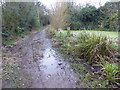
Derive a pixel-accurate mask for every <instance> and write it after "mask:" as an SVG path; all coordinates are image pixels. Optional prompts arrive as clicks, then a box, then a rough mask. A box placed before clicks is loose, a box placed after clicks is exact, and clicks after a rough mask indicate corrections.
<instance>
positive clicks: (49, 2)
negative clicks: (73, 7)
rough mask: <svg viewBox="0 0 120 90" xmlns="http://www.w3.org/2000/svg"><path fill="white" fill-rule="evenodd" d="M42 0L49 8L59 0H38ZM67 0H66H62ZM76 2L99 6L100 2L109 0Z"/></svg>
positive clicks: (77, 2)
mask: <svg viewBox="0 0 120 90" xmlns="http://www.w3.org/2000/svg"><path fill="white" fill-rule="evenodd" d="M38 1H41V2H42V3H43V4H44V5H45V6H47V7H48V8H51V6H54V4H55V2H56V1H58V0H38ZM62 1H65V0H62ZM73 1H74V2H75V3H76V4H86V3H90V4H92V5H95V6H96V7H99V3H100V1H101V5H104V4H105V3H106V2H107V1H109V0H73Z"/></svg>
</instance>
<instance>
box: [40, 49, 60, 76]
mask: <svg viewBox="0 0 120 90" xmlns="http://www.w3.org/2000/svg"><path fill="white" fill-rule="evenodd" d="M43 55H44V57H43V59H42V61H41V63H40V67H41V70H42V71H44V73H45V74H50V75H51V74H55V73H57V72H58V71H59V70H60V69H61V68H59V67H58V64H59V61H58V60H56V57H57V55H56V52H55V51H54V50H53V49H51V48H47V49H46V50H45V52H44V54H43Z"/></svg>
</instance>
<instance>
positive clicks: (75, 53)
mask: <svg viewBox="0 0 120 90" xmlns="http://www.w3.org/2000/svg"><path fill="white" fill-rule="evenodd" d="M48 34H49V36H51V37H52V39H53V41H54V43H57V46H58V48H59V51H60V52H61V53H62V54H64V56H65V55H66V56H67V55H69V56H72V57H73V58H74V60H72V59H71V58H70V59H69V58H68V61H69V62H71V63H72V64H71V66H72V67H73V68H74V70H75V72H78V73H79V74H80V84H82V87H90V88H110V87H116V86H117V85H119V82H118V81H116V80H115V77H117V76H118V70H117V69H116V68H117V65H116V64H115V62H116V61H115V56H114V54H115V53H116V46H115V43H114V41H116V40H117V38H118V33H117V32H109V31H86V30H84V31H70V30H67V31H58V32H57V31H55V30H54V29H52V30H50V31H48ZM81 62H85V63H86V64H89V65H90V67H93V65H95V64H96V65H98V66H99V67H100V69H98V70H97V71H96V70H95V69H96V68H93V69H94V70H92V71H93V72H92V73H90V71H89V70H87V69H86V64H85V65H84V64H81ZM103 62H108V63H106V64H103ZM109 67H111V68H109ZM101 68H102V70H103V71H102V72H101V71H100V70H101ZM113 69H114V70H113ZM109 71H110V72H109ZM112 71H113V72H112ZM106 73H109V75H108V74H106ZM81 74H82V75H81ZM112 80H114V81H113V82H111V81H112ZM116 83H117V84H116ZM117 87H118V86H117Z"/></svg>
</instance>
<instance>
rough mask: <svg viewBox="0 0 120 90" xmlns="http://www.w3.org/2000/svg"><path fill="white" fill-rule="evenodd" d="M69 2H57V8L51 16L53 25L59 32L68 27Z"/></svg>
mask: <svg viewBox="0 0 120 90" xmlns="http://www.w3.org/2000/svg"><path fill="white" fill-rule="evenodd" d="M67 17H68V14H67V2H57V3H56V7H55V9H54V10H53V12H52V14H51V20H52V21H51V25H52V26H53V27H54V28H55V29H56V30H58V29H59V28H61V29H64V27H65V26H66V25H67Z"/></svg>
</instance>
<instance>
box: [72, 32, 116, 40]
mask: <svg viewBox="0 0 120 90" xmlns="http://www.w3.org/2000/svg"><path fill="white" fill-rule="evenodd" d="M81 31H86V32H88V33H91V34H93V33H94V34H96V35H99V34H101V35H105V36H107V37H109V38H111V39H112V40H113V41H114V40H118V32H113V31H95V30H80V31H75V30H71V32H72V33H73V34H75V35H78V34H79V33H80V32H81Z"/></svg>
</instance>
